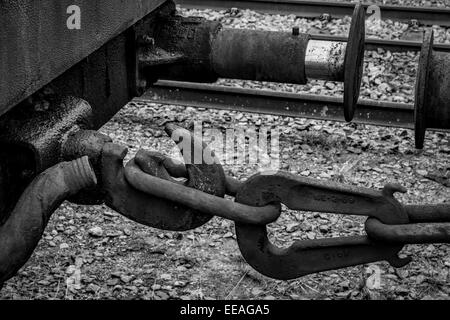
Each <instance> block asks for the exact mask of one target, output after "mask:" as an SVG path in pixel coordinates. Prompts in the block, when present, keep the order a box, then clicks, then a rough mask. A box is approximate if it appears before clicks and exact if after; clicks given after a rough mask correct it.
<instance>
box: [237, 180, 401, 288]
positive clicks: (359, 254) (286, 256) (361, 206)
mask: <svg viewBox="0 0 450 320" xmlns="http://www.w3.org/2000/svg"><path fill="white" fill-rule="evenodd" d="M399 191H400V192H404V189H403V188H400V187H398V186H393V185H391V186H386V187H385V188H384V189H383V191H382V192H377V191H373V190H369V189H363V188H355V187H348V186H343V185H340V184H336V183H331V182H320V181H316V180H312V179H306V178H301V177H296V176H294V175H292V174H288V173H278V174H276V175H256V176H253V177H252V178H250V179H249V180H248V181H246V182H245V184H244V185H243V186H242V187H241V188H240V189H239V191H238V193H237V196H236V201H237V202H240V203H244V204H247V205H251V206H264V205H267V204H268V203H280V202H281V203H283V204H285V205H286V206H287V207H288V208H290V209H294V210H304V211H313V212H329V213H339V214H351V215H364V216H369V217H377V218H378V219H380V220H381V221H384V222H386V223H391V224H392V223H397V224H402V223H408V215H407V213H406V212H405V210H404V208H403V207H402V206H401V204H400V203H399V202H398V201H396V200H395V198H394V197H393V194H394V193H395V192H399ZM236 236H237V241H238V244H239V248H240V250H241V253H242V255H243V256H244V258H245V260H246V261H247V262H248V263H249V264H250V265H251V266H252V267H253V268H255V269H256V270H257V271H259V272H261V273H262V274H264V275H266V276H269V277H272V278H276V279H282V280H288V279H293V278H297V277H300V276H303V275H306V274H310V273H315V272H320V271H326V270H331V269H337V268H342V267H348V266H353V265H358V264H363V263H369V262H374V261H379V260H387V261H388V262H389V263H391V265H393V266H396V267H399V266H403V265H405V264H407V263H408V262H409V261H410V259H400V258H399V257H398V256H397V253H398V252H399V251H400V250H401V248H402V246H401V245H384V244H378V243H375V242H373V241H371V240H370V239H369V238H367V237H351V238H337V239H321V240H310V241H297V242H295V243H294V244H293V245H292V246H291V247H289V248H287V249H281V248H278V247H276V246H274V245H273V244H271V243H270V241H269V239H268V235H267V229H266V227H265V226H256V225H249V224H240V223H236Z"/></svg>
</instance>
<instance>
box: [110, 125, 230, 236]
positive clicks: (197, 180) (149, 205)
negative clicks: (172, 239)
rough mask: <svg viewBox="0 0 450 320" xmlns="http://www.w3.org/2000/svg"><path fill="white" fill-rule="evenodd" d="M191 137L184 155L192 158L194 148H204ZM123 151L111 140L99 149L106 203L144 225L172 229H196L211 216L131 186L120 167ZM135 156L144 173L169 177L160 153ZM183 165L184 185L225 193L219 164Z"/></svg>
mask: <svg viewBox="0 0 450 320" xmlns="http://www.w3.org/2000/svg"><path fill="white" fill-rule="evenodd" d="M169 132H171V129H169ZM188 133H189V134H190V135H191V133H190V132H188ZM180 138H181V136H180ZM191 138H192V139H191V143H192V148H191V150H190V152H191V153H190V154H187V155H186V158H192V159H193V158H194V157H195V154H196V151H195V150H198V149H196V148H200V150H203V145H202V143H201V142H200V141H199V140H198V138H195V136H193V135H191ZM181 151H182V152H184V153H186V152H189V151H186V150H181ZM202 154H203V153H202ZM125 155H126V148H124V147H121V146H119V145H115V144H111V143H107V144H106V145H105V146H104V148H103V151H102V181H103V186H102V188H103V190H104V191H105V192H106V200H105V203H106V204H107V205H108V206H109V207H111V208H112V209H114V210H116V211H118V212H119V213H121V214H123V215H124V216H126V217H128V218H130V219H132V220H134V221H136V222H139V223H141V224H144V225H146V226H151V227H154V228H159V229H163V230H171V231H185V230H191V229H195V228H197V227H200V226H202V225H203V224H205V223H206V222H208V221H209V220H210V219H211V218H212V217H213V216H212V215H209V214H204V213H202V212H198V211H196V210H195V208H190V207H187V206H185V205H180V203H177V202H174V201H173V200H172V199H169V200H168V199H164V198H161V197H158V196H154V195H151V194H149V193H146V192H142V191H140V190H138V189H136V188H134V187H133V186H132V185H131V184H129V182H128V180H127V179H126V177H125V169H124V167H123V159H124V157H125ZM135 160H136V161H137V162H138V163H139V164H140V166H141V169H142V170H144V171H143V172H142V173H144V174H145V175H156V176H158V177H159V178H161V179H169V180H171V179H170V176H169V174H168V173H167V171H166V169H165V168H164V166H163V160H164V158H163V157H161V156H160V155H159V154H155V153H150V154H149V153H145V152H140V153H139V154H138V155H137V156H136V159H135ZM186 167H187V172H188V181H186V182H185V183H186V187H188V188H195V189H198V190H201V191H204V192H207V193H211V194H214V195H215V196H217V197H218V198H220V197H223V196H224V195H225V186H224V179H225V175H224V173H223V169H222V167H221V166H220V165H214V164H213V165H206V164H203V163H199V164H195V163H194V162H193V161H192V162H190V163H189V164H186ZM173 182H174V181H173V180H172V183H173ZM161 183H162V182H161ZM173 184H174V183H173ZM171 185H172V184H171ZM173 186H174V187H175V185H173ZM157 187H158V188H159V186H157Z"/></svg>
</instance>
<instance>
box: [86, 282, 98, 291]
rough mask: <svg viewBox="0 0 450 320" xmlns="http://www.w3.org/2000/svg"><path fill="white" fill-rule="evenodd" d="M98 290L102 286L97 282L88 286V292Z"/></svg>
mask: <svg viewBox="0 0 450 320" xmlns="http://www.w3.org/2000/svg"><path fill="white" fill-rule="evenodd" d="M98 290H100V287H99V286H98V285H96V284H93V283H91V284H89V285H88V286H87V288H86V291H87V292H92V293H96V292H97V291H98Z"/></svg>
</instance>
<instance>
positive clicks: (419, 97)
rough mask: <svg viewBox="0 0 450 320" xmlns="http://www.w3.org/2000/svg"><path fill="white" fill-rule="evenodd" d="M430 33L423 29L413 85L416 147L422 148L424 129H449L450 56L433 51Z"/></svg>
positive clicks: (431, 34)
mask: <svg viewBox="0 0 450 320" xmlns="http://www.w3.org/2000/svg"><path fill="white" fill-rule="evenodd" d="M433 43H434V33H433V30H431V29H430V30H427V32H426V33H425V37H424V42H423V46H422V51H421V53H420V60H419V70H418V76H417V82H416V100H415V131H416V148H418V149H422V148H423V145H424V140H425V132H426V130H427V129H428V128H442V129H449V128H450V90H449V88H450V72H449V70H450V53H445V52H437V51H434V50H433Z"/></svg>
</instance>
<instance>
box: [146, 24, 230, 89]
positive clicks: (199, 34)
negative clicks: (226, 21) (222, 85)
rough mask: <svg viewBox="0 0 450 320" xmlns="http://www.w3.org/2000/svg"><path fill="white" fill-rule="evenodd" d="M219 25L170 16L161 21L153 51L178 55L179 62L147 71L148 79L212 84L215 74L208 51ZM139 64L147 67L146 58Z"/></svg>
mask: <svg viewBox="0 0 450 320" xmlns="http://www.w3.org/2000/svg"><path fill="white" fill-rule="evenodd" d="M220 28H221V25H220V23H218V22H214V21H207V20H206V19H203V18H198V17H187V18H185V17H181V16H171V17H168V18H167V19H162V20H160V21H159V23H158V27H157V29H156V31H155V37H154V39H155V49H156V48H160V49H161V50H164V51H167V52H169V54H171V55H175V56H180V55H181V57H182V58H181V57H180V60H181V61H180V62H178V63H174V64H172V65H165V66H164V68H160V67H156V68H155V67H154V68H147V69H148V70H149V72H150V77H153V78H155V79H157V78H160V77H165V78H167V79H174V80H189V81H198V82H214V81H216V80H217V74H216V72H215V71H214V69H213V67H212V61H211V51H212V42H213V38H214V36H215V34H216V33H217V32H218V30H219V29H220ZM141 64H143V65H145V64H147V65H148V59H147V58H145V59H142V61H141Z"/></svg>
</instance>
